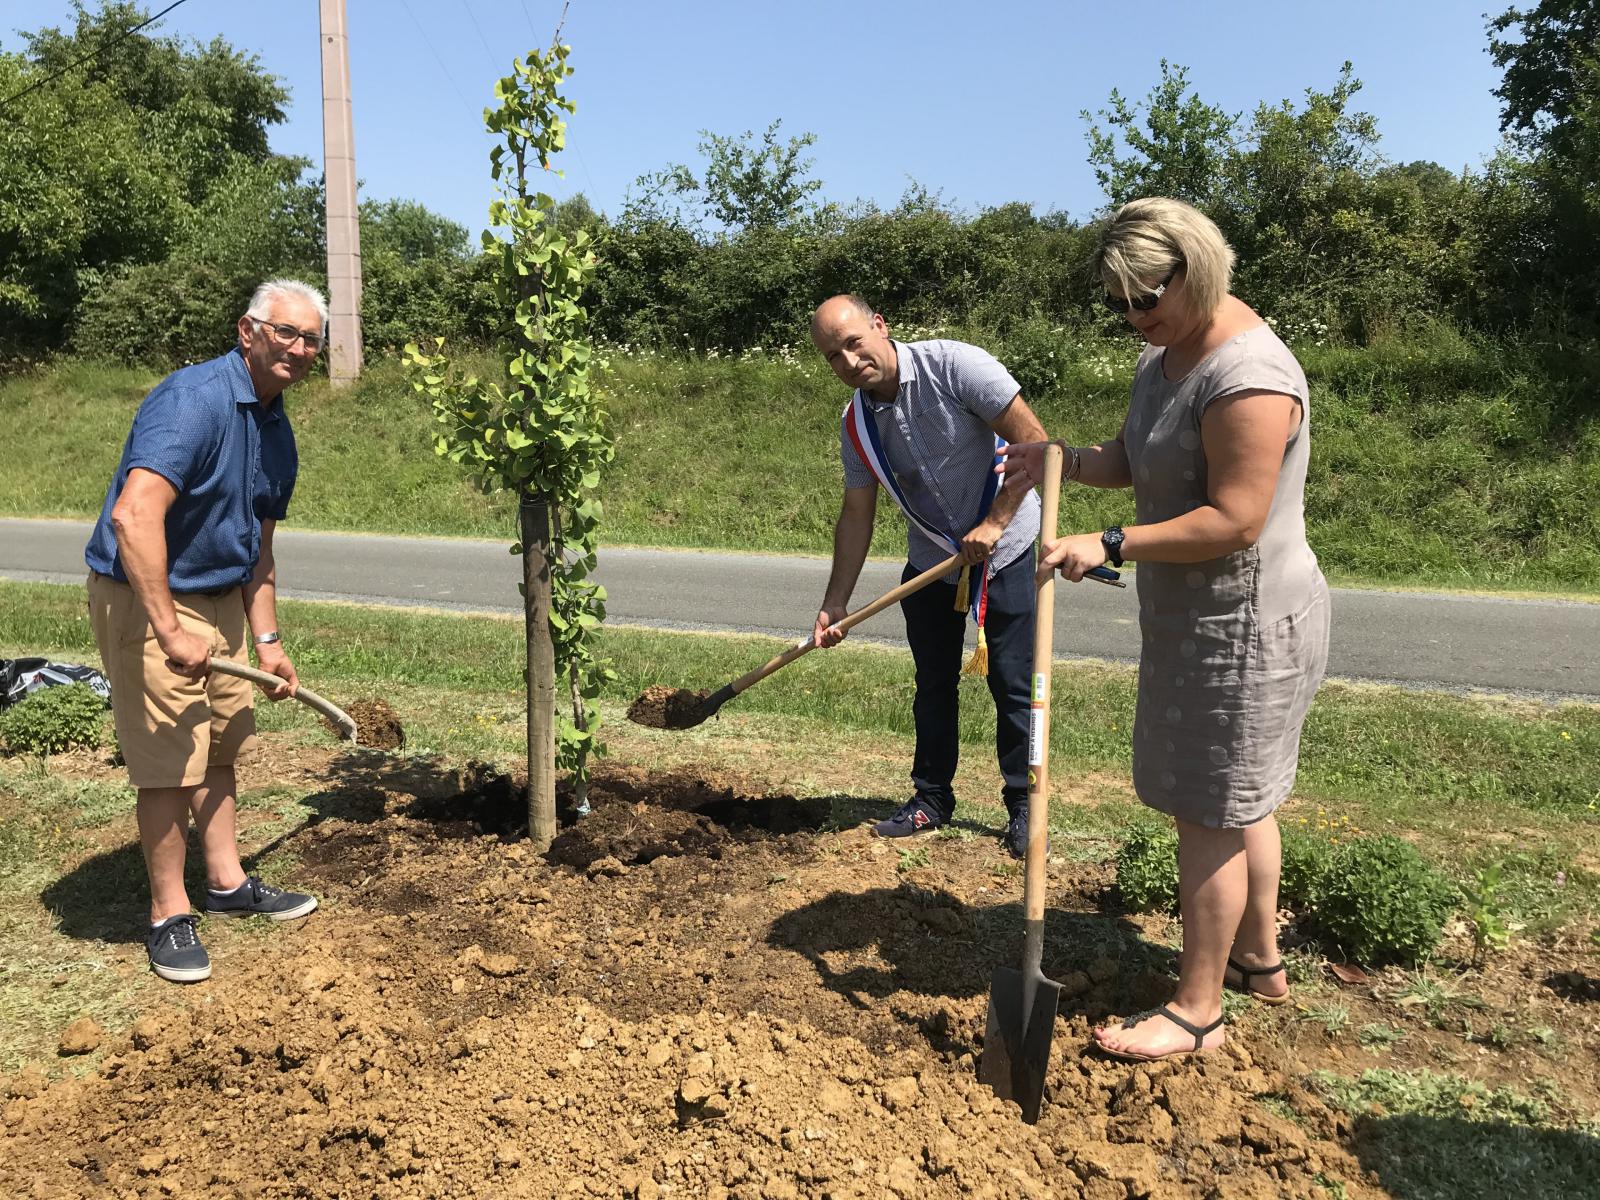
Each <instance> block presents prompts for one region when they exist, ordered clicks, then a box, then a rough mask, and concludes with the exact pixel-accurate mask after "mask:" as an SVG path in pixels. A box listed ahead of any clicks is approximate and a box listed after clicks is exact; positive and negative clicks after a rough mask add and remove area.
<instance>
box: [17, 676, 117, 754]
mask: <svg viewBox="0 0 1600 1200" xmlns="http://www.w3.org/2000/svg"><path fill="white" fill-rule="evenodd" d="M105 715H106V702H105V701H104V700H102V699H101V698H100V697H99V696H97V695H96V694H95V693H94V692H93V691H91V690H90V689H89V688H88V687H87V686H86V685H84V684H81V683H73V684H68V685H67V686H65V687H50V688H44V689H43V690H41V691H38V692H35V693H34V694H33V695H31V696H29V697H28V698H27V699H26V700H23V701H22V702H21V703H19V704H16V705H13V706H12V707H11V708H10V709H8V710H7V711H6V712H5V713H3V714H0V744H3V745H4V746H5V747H6V749H7V750H8V751H10V752H11V753H12V754H58V753H60V752H61V751H62V750H70V749H71V748H72V747H73V746H88V747H89V748H90V749H94V748H96V747H98V746H99V745H100V735H101V731H102V728H103V726H104V725H105Z"/></svg>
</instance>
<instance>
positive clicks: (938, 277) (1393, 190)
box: [0, 0, 1600, 367]
mask: <svg viewBox="0 0 1600 1200" xmlns="http://www.w3.org/2000/svg"><path fill="white" fill-rule="evenodd" d="M145 15H146V14H145V12H144V11H143V10H142V9H141V8H140V7H139V6H138V5H135V4H131V3H103V4H102V5H101V6H100V7H99V8H98V9H97V10H94V11H90V10H88V9H87V8H85V7H83V6H81V5H80V6H79V8H78V11H77V13H76V20H75V24H74V26H73V28H71V29H65V30H63V29H56V28H48V29H41V30H39V31H37V32H33V33H27V34H24V35H23V42H24V48H23V49H21V50H20V51H17V52H9V53H0V98H3V97H7V96H12V95H14V94H15V93H18V92H20V91H22V90H23V89H24V88H27V87H28V86H29V85H30V84H31V83H34V82H37V81H38V80H41V79H43V78H44V77H45V76H47V75H49V74H51V73H53V72H54V71H57V70H59V69H61V68H63V67H65V66H67V65H69V64H71V63H72V62H74V61H75V60H76V59H78V58H80V57H82V56H83V55H84V54H86V53H87V52H88V51H89V50H92V49H94V48H96V47H99V46H101V45H103V44H105V43H106V42H107V41H108V40H110V39H111V38H112V37H113V36H114V35H116V34H118V33H120V32H121V31H122V30H125V29H127V28H129V27H131V26H133V25H135V24H137V23H138V22H139V21H141V20H142V19H143V18H144V17H145ZM1485 37H1486V44H1487V48H1488V50H1489V53H1490V54H1491V56H1492V58H1493V60H1494V61H1495V63H1496V64H1497V65H1498V66H1499V67H1500V68H1501V70H1502V72H1503V75H1502V79H1501V83H1500V85H1499V87H1498V88H1497V89H1496V93H1495V94H1496V96H1497V98H1498V100H1499V101H1500V105H1501V130H1502V133H1503V139H1502V143H1501V146H1500V148H1499V150H1498V151H1497V152H1496V154H1495V155H1493V156H1492V157H1491V158H1490V159H1489V160H1488V161H1487V162H1485V163H1483V164H1482V165H1480V166H1477V167H1472V168H1467V169H1461V170H1452V169H1447V168H1446V167H1443V166H1440V165H1439V164H1436V163H1432V162H1413V163H1393V162H1390V161H1388V160H1387V159H1386V158H1385V157H1384V156H1383V154H1382V152H1381V142H1380V136H1379V129H1378V124H1377V121H1376V120H1375V119H1374V118H1373V117H1372V116H1371V115H1370V114H1367V113H1364V112H1362V111H1361V110H1360V108H1359V93H1360V86H1361V85H1360V82H1359V80H1358V79H1357V77H1356V74H1355V72H1354V70H1353V68H1352V67H1350V66H1349V65H1347V66H1346V67H1345V69H1344V70H1343V71H1342V72H1341V73H1340V74H1339V76H1338V77H1337V78H1335V79H1333V80H1331V81H1328V82H1327V84H1326V86H1325V88H1322V89H1318V88H1310V89H1307V90H1306V92H1305V93H1304V95H1303V96H1302V97H1299V98H1297V99H1293V100H1284V101H1282V102H1281V103H1277V104H1267V103H1263V104H1261V105H1260V106H1258V107H1257V108H1256V110H1255V111H1254V112H1252V113H1248V114H1245V113H1229V112H1227V111H1225V110H1224V109H1222V108H1220V107H1218V106H1216V105H1214V104H1211V103H1208V102H1207V101H1206V100H1205V99H1204V98H1203V97H1202V96H1200V95H1199V94H1198V93H1197V92H1196V90H1195V89H1194V88H1193V86H1191V84H1190V82H1189V79H1188V76H1187V73H1186V71H1185V70H1184V68H1183V67H1181V66H1176V65H1173V64H1169V63H1167V62H1162V63H1161V64H1160V67H1159V79H1158V80H1157V82H1156V83H1155V85H1154V86H1153V87H1152V88H1151V89H1150V91H1149V92H1148V93H1147V94H1146V95H1144V96H1143V97H1139V98H1129V97H1125V96H1123V95H1121V94H1120V93H1117V92H1113V93H1112V94H1111V96H1110V97H1109V98H1108V99H1107V102H1106V104H1105V105H1104V106H1103V107H1101V108H1099V109H1097V110H1095V111H1092V112H1085V113H1084V114H1083V116H1084V123H1085V134H1086V141H1087V145H1086V152H1087V156H1088V160H1089V162H1090V163H1091V165H1092V166H1093V167H1094V170H1095V172H1096V175H1097V178H1098V180H1099V182H1100V185H1101V187H1102V189H1103V191H1104V194H1105V198H1106V205H1107V207H1113V206H1115V205H1117V204H1120V203H1121V202H1123V201H1125V200H1127V199H1131V198H1133V197H1134V196H1139V195H1150V194H1163V195H1172V196H1178V197H1181V198H1183V199H1186V200H1189V201H1190V202H1192V203H1194V204H1196V205H1198V206H1199V207H1200V208H1202V209H1203V210H1205V211H1206V212H1207V213H1209V214H1210V215H1211V216H1212V217H1213V218H1214V219H1216V220H1217V222H1218V224H1219V225H1220V226H1221V227H1222V229H1223V231H1224V232H1225V233H1226V235H1227V236H1228V238H1229V240H1230V241H1231V242H1232V243H1233V245H1234V246H1235V248H1236V249H1237V250H1238V252H1239V263H1240V266H1239V272H1238V276H1237V280H1236V285H1237V286H1236V290H1237V291H1238V292H1239V294H1240V295H1242V296H1243V297H1244V298H1245V299H1246V300H1248V301H1250V302H1251V303H1252V304H1254V305H1255V306H1256V307H1257V308H1258V309H1259V310H1260V311H1262V312H1263V313H1266V314H1270V315H1272V316H1273V317H1274V318H1275V319H1276V320H1277V321H1278V322H1279V325H1280V328H1286V329H1289V330H1291V331H1297V332H1301V333H1315V334H1316V335H1318V336H1319V337H1323V336H1325V337H1327V338H1329V339H1332V340H1343V341H1348V342H1351V343H1356V344H1359V343H1363V342H1366V341H1369V340H1371V339H1373V338H1375V337H1379V336H1381V335H1383V334H1384V333H1386V332H1389V331H1399V330H1404V329H1406V328H1408V327H1410V326H1413V325H1415V324H1417V323H1419V322H1437V321H1447V322H1449V323H1452V324H1454V325H1456V326H1458V327H1460V328H1463V329H1466V330H1471V331H1481V332H1483V333H1485V334H1487V335H1491V336H1496V337H1499V336H1508V335H1515V336H1519V337H1533V338H1535V339H1545V338H1553V339H1569V340H1570V339H1574V338H1576V339H1583V340H1592V339H1593V338H1594V337H1595V335H1596V332H1597V325H1600V286H1597V285H1600V199H1597V197H1600V186H1597V184H1600V0H1540V2H1539V3H1538V4H1536V5H1534V6H1532V7H1528V8H1523V9H1517V8H1513V9H1508V10H1507V11H1506V12H1504V13H1503V14H1501V15H1500V16H1498V17H1494V18H1492V19H1490V20H1488V21H1487V23H1486V28H1485ZM288 98H289V96H288V91H287V89H286V88H285V87H284V86H283V84H282V82H281V81H280V80H278V79H276V78H275V77H274V76H272V75H271V74H270V73H268V72H267V71H265V70H264V69H263V68H262V66H261V64H260V63H259V62H258V61H257V60H256V59H255V58H253V57H251V56H248V55H245V54H241V53H240V52H238V51H236V50H234V49H233V48H232V47H231V46H229V45H228V44H227V43H226V42H225V41H223V40H222V39H220V38H219V39H216V40H214V41H212V42H210V43H209V44H204V45H202V44H198V43H187V44H186V43H184V42H183V41H181V40H180V39H177V38H172V37H160V36H152V37H147V36H143V35H135V36H133V37H129V38H126V39H124V40H121V41H118V42H117V43H116V44H115V45H113V46H111V47H110V48H109V49H108V50H106V51H105V52H104V53H101V54H99V55H98V56H96V57H95V58H94V59H92V60H91V61H90V62H89V63H87V64H85V65H84V66H82V67H79V68H78V69H76V70H73V71H70V72H68V73H67V74H66V75H64V76H63V77H62V78H60V79H58V80H55V81H53V82H52V83H50V84H49V85H47V86H43V87H39V88H35V89H34V90H32V91H31V92H29V93H28V94H27V95H25V96H23V97H22V98H20V99H18V100H16V101H14V102H13V103H12V104H10V105H9V106H7V107H6V108H5V109H4V111H0V362H5V361H11V362H16V361H19V360H20V361H27V360H32V359H37V358H39V357H41V356H46V355H49V354H52V353H57V352H62V351H66V352H79V353H84V354H90V355H98V356H106V357H112V358H118V359H123V360H132V361H142V362H146V363H149V364H150V365H152V366H156V367H165V366H170V365H171V364H173V363H176V362H182V361H187V360H192V359H198V358H203V357H207V356H209V355H211V354H214V353H216V352H217V351H218V350H219V349H220V348H222V347H225V346H227V345H228V344H230V342H231V325H232V318H233V316H234V315H236V314H237V312H238V311H239V310H240V308H241V307H242V304H243V301H244V299H245V297H247V296H248V293H249V289H250V287H251V286H252V285H253V284H254V282H256V281H257V280H259V279H260V278H261V277H262V276H264V275H267V274H277V273H284V272H294V273H297V274H300V275H302V276H304V277H307V278H311V279H318V278H320V277H321V276H322V275H323V272H324V235H323V227H322V187H321V180H320V179H319V178H318V177H317V176H315V175H314V174H313V173H312V165H311V164H310V163H308V162H307V161H305V160H303V159H295V158H290V157H286V156H282V155H276V154H273V153H272V152H271V150H270V149H269V146H268V133H269V130H270V128H271V127H272V126H273V125H276V124H278V123H280V122H282V121H283V120H284V106H285V105H286V104H287V102H288ZM813 142H814V138H813V137H812V136H811V135H810V134H800V135H798V136H792V137H786V136H784V133H783V130H782V127H781V125H780V124H779V123H777V122H774V123H773V124H772V125H770V126H768V127H767V128H766V129H765V130H763V131H761V132H759V133H757V132H749V133H745V134H742V135H722V134H715V133H710V132H707V133H704V134H703V135H702V138H701V141H700V144H699V147H698V150H699V159H698V161H697V162H695V163H688V164H667V165H665V166H663V167H661V168H659V169H657V170H655V171H652V172H650V173H648V174H646V175H643V176H641V177H640V178H639V180H638V181H637V182H636V183H635V185H634V186H633V188H632V189H630V192H629V195H628V197H627V199H626V202H625V203H624V204H623V205H622V206H621V209H620V211H618V212H617V213H615V214H612V215H607V214H603V213H600V212H598V211H596V210H595V209H594V208H593V207H592V206H591V205H590V204H589V203H588V202H587V201H586V200H585V199H584V198H583V197H582V196H578V197H575V198H574V199H572V200H570V201H568V202H566V203H564V204H563V205H561V206H560V208H559V209H558V211H557V214H556V220H557V222H558V224H560V225H561V226H563V227H565V228H567V229H569V230H576V229H578V228H583V229H585V230H587V231H588V232H589V233H590V234H591V236H592V237H593V238H594V239H595V243H596V246H597V249H598V252H599V255H600V260H601V268H602V269H601V271H600V272H599V274H598V276H597V277H596V281H595V284H594V287H593V290H592V292H591V295H590V300H589V308H590V311H591V312H592V314H593V327H594V331H595V333H596V334H598V335H599V336H601V337H604V338H607V339H610V340H612V341H615V342H626V343H645V344H651V345H658V346H671V347H683V348H691V349H706V348H711V347H717V348H726V349H742V348H746V347H752V346H772V345H785V344H791V343H793V342H794V341H796V340H797V339H798V338H800V337H802V336H803V334H804V330H805V328H806V320H807V318H808V316H809V313H810V310H811V307H812V306H813V305H814V304H815V302H816V299H817V298H818V297H819V296H825V295H829V294H832V293H835V292H841V291H855V292H859V293H862V294H864V295H866V296H868V297H870V298H871V299H872V300H873V302H874V303H875V304H877V305H878V306H879V307H881V308H882V309H883V310H884V311H885V312H888V313H891V314H892V315H893V316H894V317H895V319H896V321H897V322H899V323H901V324H909V325H920V326H924V327H935V326H937V327H953V328H962V329H968V330H982V331H988V332H991V333H993V334H996V335H999V336H1002V337H1009V336H1014V335H1016V333H1017V331H1019V330H1025V329H1027V328H1037V327H1039V326H1040V324H1041V323H1044V324H1048V325H1049V326H1052V327H1054V326H1062V325H1065V326H1073V327H1078V328H1092V327H1094V326H1095V325H1097V324H1098V323H1102V322H1104V321H1105V320H1106V317H1105V316H1104V315H1103V314H1100V313H1098V312H1097V310H1096V307H1095V299H1096V296H1097V294H1098V289H1097V287H1096V286H1095V284H1094V282H1093V281H1092V280H1091V279H1089V278H1088V277H1087V274H1086V272H1085V269H1084V264H1085V262H1086V261H1087V259H1088V257H1089V253H1090V250H1091V247H1092V245H1093V243H1094V239H1095V237H1096V234H1097V221H1096V218H1097V216H1099V215H1100V214H1091V215H1090V216H1088V217H1087V218H1077V217H1074V216H1071V215H1069V214H1067V213H1064V212H1060V211H1042V212H1040V211H1036V210H1035V208H1034V207H1033V206H1030V205H1028V204H1025V203H1020V202H1018V203H1011V204H1004V205H1000V206H997V207H993V208H987V209H983V210H981V211H976V212H970V211H963V210H959V209H957V208H955V207H953V206H952V205H950V204H947V203H946V202H945V201H944V200H943V198H942V197H940V196H939V195H937V194H936V193H931V192H929V191H928V190H926V189H924V188H921V187H916V186H913V187H912V188H910V189H909V190H908V191H907V192H906V194H905V195H904V196H903V197H902V198H901V200H900V201H899V202H898V203H897V204H895V205H894V206H892V207H887V208H884V207H879V206H877V205H874V204H871V203H861V202H858V203H855V204H839V203H836V202H831V201H828V200H826V199H824V198H823V195H822V193H823V185H822V181H820V180H817V179H815V178H813V177H812V175H811V166H812V164H811V162H810V160H809V159H808V158H807V157H806V152H807V149H808V147H809V146H810V145H812V143H813ZM361 212H362V252H363V274H364V301H363V304H364V309H363V321H364V327H365V328H364V333H365V337H366V340H367V343H368V348H369V351H372V352H381V351H385V350H391V349H395V348H398V347H399V346H401V345H403V344H404V343H405V342H407V341H409V340H413V339H416V338H418V337H428V336H440V335H442V336H446V337H450V338H452V339H455V340H468V341H472V340H480V341H482V340H488V339H490V338H491V337H492V331H493V330H494V329H495V328H497V316H496V313H495V309H494V306H495V304H496V303H497V302H496V299H495V293H494V288H493V286H492V282H491V274H492V272H491V269H490V266H489V264H488V263H487V262H486V260H485V258H484V256H483V254H482V252H481V251H479V249H478V248H477V246H476V244H475V243H474V241H473V240H472V239H471V238H469V236H468V233H467V231H466V230H465V229H463V228H462V227H461V226H459V225H457V224H455V223H454V222H451V221H449V220H447V219H445V218H443V217H441V216H439V215H437V214H435V213H432V212H430V211H428V210H427V209H426V208H425V207H423V206H422V205H419V204H416V203H412V202H410V201H406V200H388V201H377V202H375V201H366V202H364V203H363V204H362V209H361Z"/></svg>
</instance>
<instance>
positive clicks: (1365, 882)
mask: <svg viewBox="0 0 1600 1200" xmlns="http://www.w3.org/2000/svg"><path fill="white" fill-rule="evenodd" d="M1320 892H1321V895H1320V897H1319V899H1318V904H1317V911H1316V913H1315V915H1314V923H1315V926H1316V928H1317V929H1318V931H1320V932H1321V933H1322V934H1323V935H1325V936H1326V937H1327V938H1328V940H1329V941H1330V942H1332V943H1334V944H1336V945H1338V946H1339V947H1340V948H1341V949H1343V950H1344V952H1345V953H1346V954H1348V955H1350V957H1351V958H1353V959H1355V960H1356V961H1358V962H1363V963H1368V964H1372V965H1379V964H1382V963H1387V962H1401V963H1410V964H1414V963H1418V962H1421V961H1422V960H1423V959H1425V958H1427V957H1428V955H1429V954H1430V953H1432V951H1433V948H1434V947H1435V946H1437V945H1438V944H1439V936H1440V934H1441V933H1442V932H1443V928H1444V920H1445V917H1446V916H1448V915H1449V913H1450V911H1451V910H1452V909H1453V908H1454V907H1455V902H1456V889H1455V888H1454V887H1453V886H1452V885H1451V883H1450V881H1449V880H1448V879H1446V878H1445V877H1444V876H1443V875H1441V874H1440V873H1439V872H1438V871H1437V870H1435V869H1434V868H1433V867H1432V866H1431V865H1430V864H1429V863H1428V861H1427V860H1426V859H1424V858H1423V857H1422V855H1421V854H1420V853H1419V852H1418V851H1417V849H1416V847H1415V846H1412V845H1411V844H1410V843H1409V842H1404V841H1401V840H1400V839H1399V838H1397V837H1390V836H1387V835H1385V836H1383V837H1376V838H1358V839H1356V840H1355V841H1353V842H1349V843H1347V844H1345V845H1343V846H1340V847H1338V849H1337V850H1336V851H1335V853H1334V854H1333V855H1332V857H1331V860H1330V862H1329V863H1328V866H1327V870H1326V871H1325V873H1324V875H1323V882H1322V886H1321V888H1320Z"/></svg>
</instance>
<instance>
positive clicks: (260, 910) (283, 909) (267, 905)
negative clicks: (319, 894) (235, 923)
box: [206, 875, 317, 921]
mask: <svg viewBox="0 0 1600 1200" xmlns="http://www.w3.org/2000/svg"><path fill="white" fill-rule="evenodd" d="M316 907H317V900H316V897H315V896H305V895H302V894H301V893H299V892H286V891H284V890H283V889H282V888H275V887H273V886H272V885H271V884H270V883H262V882H261V880H259V879H257V878H256V877H255V876H254V875H250V876H248V877H246V879H245V881H244V882H243V883H241V884H240V885H239V886H238V887H236V888H234V889H233V891H231V892H213V891H207V892H206V916H208V917H253V916H257V915H260V916H263V917H266V918H267V919H268V920H271V921H292V920H294V919H295V918H296V917H303V916H305V915H306V914H307V913H309V912H310V911H311V910H312V909H314V908H316Z"/></svg>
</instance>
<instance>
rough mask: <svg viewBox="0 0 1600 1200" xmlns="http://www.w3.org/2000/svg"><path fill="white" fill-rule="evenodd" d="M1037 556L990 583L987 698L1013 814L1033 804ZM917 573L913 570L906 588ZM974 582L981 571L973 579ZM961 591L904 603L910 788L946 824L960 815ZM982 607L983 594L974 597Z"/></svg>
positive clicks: (941, 586) (965, 618)
mask: <svg viewBox="0 0 1600 1200" xmlns="http://www.w3.org/2000/svg"><path fill="white" fill-rule="evenodd" d="M1033 570H1034V556H1033V552H1032V551H1031V550H1030V551H1029V552H1028V553H1026V554H1024V555H1022V557H1020V558H1018V559H1017V560H1016V561H1015V562H1013V563H1011V564H1010V565H1009V566H1007V567H1006V568H1005V569H1004V570H1002V571H1000V572H999V573H998V574H997V575H995V577H994V578H993V579H991V580H990V581H989V610H988V613H987V615H986V616H985V618H984V626H983V627H984V633H985V637H986V639H987V641H988V643H989V694H990V695H991V696H993V697H994V711H995V736H994V749H995V756H996V757H997V758H998V759H999V761H1000V775H1001V777H1002V779H1003V780H1004V784H1003V787H1002V790H1001V795H1002V797H1003V799H1004V800H1005V803H1006V807H1007V808H1008V809H1012V810H1015V808H1016V807H1017V806H1018V805H1020V804H1022V803H1024V802H1025V801H1026V800H1027V798H1028V699H1029V690H1030V684H1031V682H1032V675H1033V614H1034V601H1035V598H1036V595H1037V593H1036V591H1035V589H1034V585H1033ZM917 574H919V572H918V571H916V570H914V569H913V568H912V567H911V566H910V564H907V566H906V569H905V573H904V574H903V575H902V576H901V582H902V583H904V582H905V581H906V580H908V579H912V578H914V577H915V576H916V575H917ZM972 574H973V577H974V579H976V577H977V574H978V573H977V571H973V573H972ZM955 598H956V586H955V584H953V583H945V582H943V581H940V582H938V583H931V584H929V585H928V586H927V587H925V588H923V589H922V590H921V591H920V592H917V593H916V594H914V595H911V596H907V597H906V598H905V599H904V600H902V601H901V602H900V610H901V611H902V612H903V613H904V614H905V618H906V640H907V641H908V642H910V643H911V656H912V659H913V660H914V661H915V663H916V672H917V696H916V699H915V701H913V703H912V713H913V715H914V716H915V718H916V723H917V751H916V758H915V759H914V761H913V762H912V764H911V783H912V785H913V786H914V787H915V788H916V794H917V796H918V797H919V798H922V799H926V800H928V801H930V802H932V803H934V804H937V805H938V806H939V808H940V810H941V811H942V812H944V814H945V816H946V817H948V816H949V815H950V814H951V813H952V812H953V811H954V809H955V802H956V801H955V794H954V792H953V791H952V790H951V781H952V780H954V779H955V775H956V762H957V760H958V758H959V756H960V753H961V731H960V723H959V705H960V678H961V663H962V653H961V652H962V641H963V638H964V635H965V633H966V625H967V623H968V622H970V621H971V620H972V617H971V616H970V615H968V614H962V613H958V612H956V611H955ZM972 603H973V604H974V605H976V604H977V603H978V589H977V588H976V587H974V588H973V589H972Z"/></svg>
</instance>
